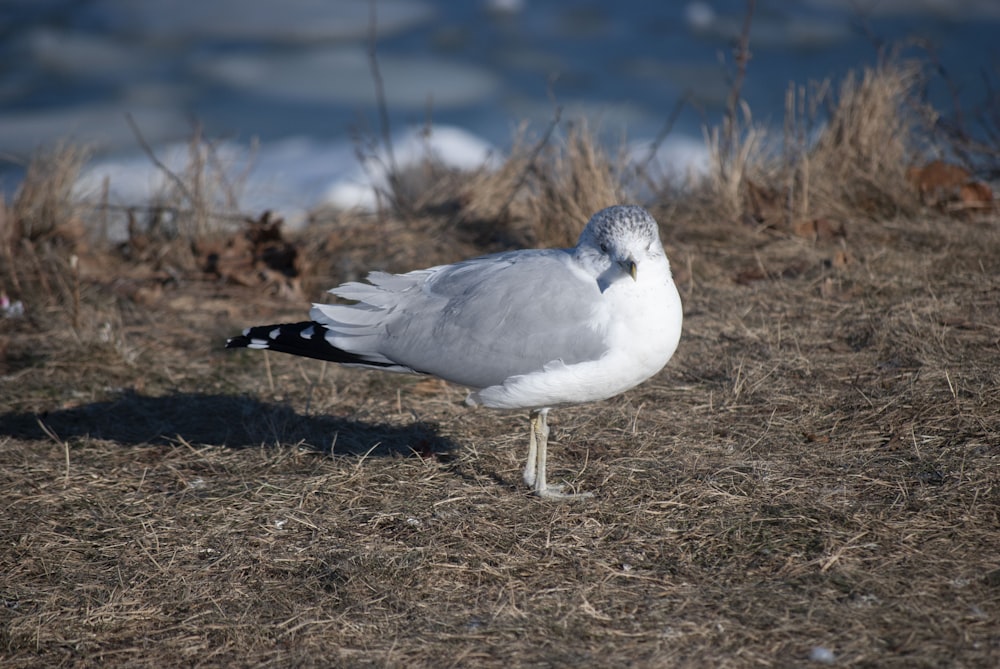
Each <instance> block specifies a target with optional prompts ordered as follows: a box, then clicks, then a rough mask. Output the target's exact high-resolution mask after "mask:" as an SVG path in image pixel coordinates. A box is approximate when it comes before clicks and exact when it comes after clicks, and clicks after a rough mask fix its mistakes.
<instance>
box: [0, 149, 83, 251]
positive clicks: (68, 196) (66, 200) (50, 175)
mask: <svg viewBox="0 0 1000 669" xmlns="http://www.w3.org/2000/svg"><path fill="white" fill-rule="evenodd" d="M89 156H90V150H89V149H87V148H86V147H83V146H79V145H72V144H62V145H59V146H57V147H55V148H53V149H49V150H44V151H41V152H39V153H38V154H37V155H35V156H34V157H33V158H32V160H31V162H30V163H28V169H27V173H26V174H25V176H24V180H23V181H22V182H21V185H20V187H19V188H18V189H17V193H16V194H15V195H14V202H13V207H11V211H10V212H9V215H10V218H11V220H10V223H9V224H10V225H12V226H14V227H16V231H15V230H13V229H12V230H10V231H9V232H8V235H16V236H17V237H18V238H20V239H30V240H36V239H40V238H42V237H47V236H50V235H52V234H54V233H56V232H57V231H58V230H59V228H60V227H62V226H64V225H65V224H66V222H67V221H69V220H71V219H73V218H74V217H75V215H76V214H77V213H78V212H77V208H76V205H75V203H74V201H73V196H72V195H73V193H72V191H73V185H74V184H75V183H76V180H77V178H78V177H79V175H80V170H81V168H82V167H83V165H84V163H85V162H86V161H87V159H88V158H89Z"/></svg>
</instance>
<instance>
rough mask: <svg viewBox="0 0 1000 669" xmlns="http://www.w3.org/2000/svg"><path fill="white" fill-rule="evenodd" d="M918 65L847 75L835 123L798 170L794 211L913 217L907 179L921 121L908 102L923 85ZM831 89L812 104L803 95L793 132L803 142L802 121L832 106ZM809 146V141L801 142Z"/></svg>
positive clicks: (819, 91)
mask: <svg viewBox="0 0 1000 669" xmlns="http://www.w3.org/2000/svg"><path fill="white" fill-rule="evenodd" d="M918 79H919V70H918V68H917V67H916V66H915V65H913V64H891V63H890V64H883V65H880V66H878V67H875V68H866V69H865V70H864V71H863V72H862V73H861V74H860V76H859V75H858V74H857V73H856V72H851V73H849V74H848V75H847V76H846V77H845V79H844V80H843V82H842V83H841V85H840V89H839V92H838V94H837V96H836V99H835V100H830V101H829V102H830V104H832V109H831V111H830V113H829V121H828V122H827V124H826V127H825V128H824V129H823V130H822V132H821V133H820V134H819V136H818V138H817V139H816V141H815V143H814V144H813V145H812V147H811V148H809V149H808V150H805V151H802V152H801V153H800V154H799V156H798V160H793V161H789V162H791V163H792V164H793V165H794V167H793V171H794V173H795V178H794V183H795V184H797V188H796V190H797V193H795V196H796V200H797V205H796V209H797V210H798V211H799V213H800V214H802V215H806V214H807V213H808V210H809V209H810V207H811V208H812V209H813V210H817V209H818V208H822V213H826V214H830V213H835V214H840V215H845V214H852V213H857V212H858V211H861V212H863V213H867V214H869V215H872V214H875V215H891V214H895V213H897V212H898V211H899V210H901V209H903V210H909V211H912V210H913V209H914V208H915V206H916V204H917V202H916V198H915V196H914V193H913V189H912V188H910V187H909V185H908V184H907V181H906V170H907V168H908V167H909V166H910V164H911V162H912V160H913V155H914V150H915V147H914V143H913V126H914V123H915V118H914V117H913V115H911V114H908V113H907V104H908V102H910V101H911V100H912V93H913V90H914V88H915V86H916V85H917V83H918ZM830 89H831V87H830V86H829V85H828V84H821V85H819V86H818V87H817V88H816V89H815V91H814V93H813V95H812V96H811V97H812V99H811V100H810V99H809V98H810V96H809V95H807V94H806V93H805V92H804V91H803V92H800V93H799V97H800V101H799V103H798V105H797V107H798V109H799V111H798V114H796V116H795V118H793V119H792V120H791V121H790V124H791V126H792V127H793V128H797V129H793V130H792V132H793V133H796V134H799V135H800V136H802V135H803V134H804V133H803V132H802V130H801V124H802V122H803V119H802V117H803V115H804V113H809V112H806V111H805V110H807V109H815V108H816V107H817V106H818V105H820V104H823V103H824V102H826V101H827V100H826V98H827V96H829V95H830ZM799 141H800V144H804V140H801V139H800V140H799Z"/></svg>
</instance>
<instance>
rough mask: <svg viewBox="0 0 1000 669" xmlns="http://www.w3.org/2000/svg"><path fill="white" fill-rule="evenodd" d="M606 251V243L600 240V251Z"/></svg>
mask: <svg viewBox="0 0 1000 669" xmlns="http://www.w3.org/2000/svg"><path fill="white" fill-rule="evenodd" d="M607 252H608V245H607V244H605V243H604V242H601V253H607Z"/></svg>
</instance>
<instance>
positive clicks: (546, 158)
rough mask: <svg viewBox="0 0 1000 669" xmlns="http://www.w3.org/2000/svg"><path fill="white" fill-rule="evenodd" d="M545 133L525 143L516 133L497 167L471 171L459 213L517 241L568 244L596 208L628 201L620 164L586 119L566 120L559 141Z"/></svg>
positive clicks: (526, 244) (572, 242)
mask: <svg viewBox="0 0 1000 669" xmlns="http://www.w3.org/2000/svg"><path fill="white" fill-rule="evenodd" d="M552 129H554V125H553V126H550V131H551V130H552ZM549 136H550V132H546V134H545V135H544V136H543V138H542V139H541V140H540V141H539V142H536V143H535V144H534V145H529V144H527V143H526V142H525V141H524V136H523V134H521V135H519V137H518V139H517V140H516V142H515V146H514V149H513V150H512V151H511V155H510V157H509V158H508V159H507V160H506V161H505V162H504V164H503V165H502V166H501V167H500V168H499V169H497V170H493V171H486V170H484V171H482V172H480V173H478V174H476V175H474V177H473V178H472V179H470V180H469V181H468V182H467V184H466V188H465V190H464V194H463V196H462V198H461V200H462V202H463V216H464V217H465V218H466V219H467V220H474V221H483V222H488V223H489V224H491V225H493V226H495V227H506V228H508V233H509V234H508V236H509V237H510V238H512V241H513V243H514V244H516V245H521V246H572V245H573V244H575V243H576V240H577V237H578V236H579V234H580V230H582V229H583V226H584V224H585V223H586V222H587V220H588V219H589V218H590V216H591V215H592V214H593V213H594V212H596V211H598V210H600V209H603V208H604V207H607V206H610V205H613V204H619V203H622V202H627V201H629V198H630V193H629V190H628V189H627V188H626V187H625V185H624V184H623V182H622V175H623V173H624V169H623V164H621V163H619V162H618V161H615V160H613V159H612V158H611V157H609V156H608V154H607V153H606V152H605V151H604V149H602V148H601V146H600V143H599V141H598V139H597V138H596V137H595V136H594V134H593V133H592V132H591V131H590V130H589V128H588V127H587V125H586V124H583V123H581V124H571V125H569V128H568V132H567V134H566V138H565V141H563V142H560V143H558V144H556V143H553V142H550V141H549Z"/></svg>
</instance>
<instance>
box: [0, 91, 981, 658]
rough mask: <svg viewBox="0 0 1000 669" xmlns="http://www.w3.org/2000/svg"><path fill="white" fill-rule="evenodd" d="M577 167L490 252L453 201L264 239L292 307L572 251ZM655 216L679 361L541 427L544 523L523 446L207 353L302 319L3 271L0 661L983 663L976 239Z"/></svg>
mask: <svg viewBox="0 0 1000 669" xmlns="http://www.w3.org/2000/svg"><path fill="white" fill-rule="evenodd" d="M861 88H864V86H863V85H862V86H861ZM889 117H890V118H888V119H886V121H885V122H886V123H890V122H894V121H890V119H894V118H895V116H893V115H892V114H889ZM868 121H871V119H868ZM866 122H867V121H866ZM584 144H585V142H584ZM584 144H581V145H580V146H577V147H576V148H574V147H573V146H572V143H568V144H567V145H566V146H565V147H563V148H562V149H559V151H565V153H562V154H560V155H562V156H564V158H565V160H566V162H565V163H563V165H562V171H558V170H557V171H549V170H550V169H552V165H553V163H549V162H547V160H546V159H545V158H544V157H543V155H542V153H538V154H537V161H536V163H535V164H536V167H534V168H532V169H533V170H534V171H537V173H538V174H535V173H534V172H531V173H526V172H524V171H523V164H524V163H520V164H518V166H517V167H516V169H515V168H510V169H511V171H510V172H509V173H508V174H507V175H506V176H505V177H504V178H507V179H508V181H506V182H505V183H507V184H508V186H507V188H506V191H504V188H502V187H500V186H496V185H494V187H493V188H494V191H493V198H494V199H493V202H494V203H497V202H498V203H501V206H503V203H504V202H508V201H509V202H512V204H511V205H510V211H509V212H508V213H507V214H506V217H505V218H503V219H500V218H497V219H494V220H492V221H491V220H488V216H486V215H485V214H483V212H484V211H487V209H488V208H487V209H479V210H478V212H479V213H477V214H476V215H473V214H472V213H470V207H471V206H472V204H471V202H470V201H468V200H467V199H466V200H463V198H462V197H459V196H458V195H455V196H453V198H452V202H453V204H452V208H451V209H447V208H446V209H441V210H437V211H436V212H435V211H434V210H433V208H430V209H426V210H423V211H419V210H418V211H417V212H415V213H414V214H413V215H412V217H411V218H410V219H408V220H406V221H400V220H398V219H397V218H396V217H394V216H391V215H389V214H386V215H384V216H383V217H382V218H380V219H367V220H362V219H358V218H355V217H351V216H346V215H344V216H337V217H334V218H333V219H332V220H330V221H328V222H327V223H324V224H322V225H319V224H318V225H316V226H314V227H313V228H312V229H310V230H309V231H308V232H307V233H304V235H303V237H302V238H299V239H294V240H293V241H294V243H295V244H296V245H297V246H298V248H299V249H300V250H301V252H302V254H303V255H305V256H312V255H313V254H314V253H318V252H319V251H320V250H322V251H323V254H324V257H323V259H322V262H320V261H319V260H318V259H314V261H313V262H311V263H309V264H307V265H305V266H304V268H303V272H305V275H304V276H303V277H302V280H303V283H304V285H306V286H317V287H318V286H320V285H323V286H324V287H325V286H326V285H327V284H332V283H334V282H336V281H338V280H343V279H350V278H355V275H356V274H357V273H358V272H360V271H361V269H362V268H368V267H372V266H386V267H389V268H391V269H407V268H408V267H406V266H403V265H409V267H413V266H417V265H424V264H427V263H430V262H436V261H439V260H449V259H454V258H455V257H461V256H464V255H468V253H469V252H470V251H472V250H479V251H486V250H493V249H495V248H497V247H502V246H503V245H504V243H505V241H504V238H503V237H502V236H498V235H497V234H495V233H496V232H497V231H511V235H513V234H514V233H516V231H517V230H518V229H519V228H518V226H519V225H526V221H527V220H528V217H529V216H534V215H538V216H543V215H545V214H544V213H543V212H550V214H551V216H552V217H553V218H554V219H556V218H558V219H559V221H560V224H561V225H562V224H564V225H571V223H570V221H568V220H567V219H568V218H569V217H572V216H576V215H577V213H574V212H576V211H577V210H580V211H583V208H585V207H589V208H594V207H596V206H598V203H597V202H596V201H594V200H587V199H583V196H584V194H590V195H593V196H594V197H596V198H598V199H600V198H601V197H604V195H603V194H602V189H604V188H605V187H609V183H610V182H607V181H604V179H606V175H607V174H608V171H607V169H606V167H605V164H606V163H605V162H604V160H605V159H604V158H603V157H601V156H600V155H599V154H598V153H597V152H596V150H593V149H591V148H588V147H586V146H585V145H584ZM840 146H842V147H845V148H843V150H844V151H845V152H847V153H850V152H855V151H856V150H857V147H853V146H852V145H851V144H850V143H841V144H840ZM847 147H852V148H847ZM824 150H828V151H833V150H834V148H833V147H832V146H830V147H826V148H825V149H824ZM845 161H846V158H845ZM834 163H835V161H834ZM820 164H824V165H826V164H827V163H826V162H821V161H818V160H817V161H815V162H814V163H813V167H814V169H813V171H812V174H811V183H813V184H814V185H816V184H819V183H822V181H823V180H824V179H825V178H827V177H826V176H825V175H824V174H823V173H822V172H821V171H820V170H819V168H818V167H816V166H817V165H820ZM824 169H825V168H824ZM857 169H858V170H861V168H860V167H859V168H857ZM862 171H863V170H862ZM880 173H881V172H879V171H875V172H869V173H864V174H861V173H860V172H858V171H853V172H850V173H849V174H848V175H846V176H847V177H855V176H856V177H857V178H858V179H861V180H864V179H870V178H875V177H878V175H879V174H880ZM521 174H528V179H529V180H533V179H540V180H542V181H543V182H544V183H549V184H552V185H553V189H552V191H551V193H550V194H549V195H545V190H544V189H539V190H533V189H532V188H531V187H527V188H526V189H525V192H524V193H521V192H520V191H519V190H518V189H520V188H522V187H526V186H530V184H529V181H528V180H525V181H524V183H523V184H521V185H520V186H517V188H515V184H518V183H519V181H520V177H519V176H518V175H521ZM511 175H514V176H513V177H511ZM573 175H576V176H573ZM587 175H589V176H587ZM479 178H485V177H483V176H481V175H480V177H479ZM496 178H500V177H496ZM586 179H594V180H595V181H594V182H593V183H588V182H587V181H586ZM574 180H576V181H574ZM574 183H577V184H578V185H577V186H574ZM887 183H888V182H887ZM556 184H558V185H559V186H558V188H555V185H556ZM610 187H611V188H612V190H611V191H607V193H609V194H610V193H612V192H614V190H613V188H614V184H613V183H611V184H610ZM880 187H882V186H880ZM899 187H900V188H905V186H903V185H900V186H899ZM564 188H565V189H570V190H562V189H564ZM573 188H576V189H577V190H575V191H573V190H571V189H573ZM785 188H787V182H786V181H784V180H779V181H776V182H774V183H763V184H758V189H759V190H760V191H761V192H763V191H766V190H771V191H774V192H778V193H781V192H785V191H783V189H785ZM515 190H517V191H518V192H514V191H515ZM456 192H457V193H465V192H466V191H463V190H461V189H459V190H457V191H456ZM570 192H576V193H577V194H578V197H567V196H566V194H567V193H570ZM887 192H889V194H890V195H891V196H892V197H894V198H896V199H897V200H898V201H903V200H905V199H906V198H907V197H910V195H909V194H907V193H904V192H899V193H893V192H891V191H887ZM543 196H544V197H543ZM531 197H540V198H541V199H539V200H538V203H536V204H530V203H528V202H527V200H529V199H530V198H531ZM686 197H688V198H690V199H685V200H683V201H680V202H675V203H671V206H670V208H667V207H666V206H665V203H664V204H661V205H660V206H658V207H654V213H655V214H656V215H657V216H658V218H659V220H660V221H661V223H662V224H663V228H664V236H665V239H666V242H667V247H668V253H669V254H670V256H671V258H672V261H673V264H674V266H675V270H676V273H677V275H678V283H679V286H680V288H681V292H682V298H683V300H684V304H685V318H686V322H685V332H684V335H683V338H682V342H681V346H680V349H679V350H678V352H677V355H676V356H675V358H674V360H672V361H671V363H670V364H669V365H668V366H667V368H666V369H665V370H664V371H663V372H662V373H661V374H659V375H658V376H656V377H655V378H654V379H652V380H651V381H650V382H648V383H646V384H644V385H643V386H641V387H640V388H638V389H636V390H634V391H632V392H629V393H626V394H624V395H622V396H620V397H618V398H615V399H613V400H610V401H607V402H603V403H599V404H594V405H589V406H580V407H574V408H568V409H563V410H559V411H557V412H554V415H553V418H552V422H553V430H554V431H553V444H552V445H553V449H552V450H553V464H554V465H555V467H556V471H555V472H553V475H552V476H553V478H554V479H561V478H565V479H568V480H570V481H572V482H573V483H575V484H579V485H580V486H581V487H583V488H586V489H589V490H594V491H595V492H597V497H596V498H595V499H593V500H590V501H586V502H577V503H570V504H565V503H552V502H547V501H542V500H538V499H535V498H532V497H530V496H528V495H527V494H525V492H524V490H523V489H522V487H521V485H520V483H519V472H520V467H521V465H522V459H523V457H524V455H525V450H526V444H525V437H526V423H527V420H526V417H525V416H522V415H518V414H502V413H492V412H488V411H483V410H480V411H475V410H469V409H466V408H465V407H463V406H462V405H461V403H460V400H461V399H462V398H463V393H462V391H461V390H460V389H457V388H452V387H449V386H446V385H444V384H442V383H439V382H437V381H434V380H431V379H424V378H419V377H400V376H392V375H385V374H378V373H374V372H373V373H368V372H360V371H357V370H346V369H341V368H336V367H333V366H323V365H317V364H316V363H314V362H311V361H305V360H299V359H294V358H291V357H287V356H280V355H270V356H268V355H261V354H259V353H258V354H254V353H252V352H240V353H232V352H229V353H227V352H225V351H223V350H222V349H221V345H222V342H223V340H224V338H225V337H226V336H227V335H230V334H232V333H233V332H235V331H238V330H239V329H240V328H242V327H243V326H245V325H246V324H249V323H254V322H264V321H268V320H269V319H272V318H275V319H282V318H298V317H300V316H301V314H302V313H304V310H305V307H306V302H307V301H308V299H309V298H312V297H318V295H315V294H312V293H311V292H310V290H311V289H309V288H306V289H304V292H305V296H298V297H295V296H292V297H285V298H280V297H276V296H274V295H268V294H265V293H264V291H263V290H262V289H261V287H254V286H250V287H248V286H241V285H234V284H232V283H226V282H223V281H221V280H220V279H219V277H218V276H216V275H209V274H205V273H202V272H200V271H198V270H197V268H195V269H188V270H183V268H181V267H180V266H175V267H174V268H173V270H172V271H171V272H167V271H165V270H158V271H149V270H143V266H144V265H145V263H147V262H148V261H147V260H137V259H136V256H135V254H129V253H124V252H123V251H122V250H118V251H111V250H107V249H90V250H85V249H84V248H83V247H68V246H67V247H64V246H59V245H53V246H51V248H50V251H48V252H49V253H51V254H52V257H53V259H54V260H53V264H51V265H45V264H44V263H43V264H40V265H38V266H37V267H35V268H34V269H31V268H28V269H26V268H25V266H24V265H22V264H20V263H18V262H17V261H16V260H14V258H15V256H14V255H13V254H11V253H7V254H5V255H3V267H2V268H0V281H3V283H4V285H3V288H4V290H6V291H7V292H8V293H10V292H13V291H15V287H14V286H13V284H12V283H11V277H16V278H17V281H18V284H17V287H16V291H17V294H16V297H17V298H18V299H22V300H24V302H25V303H26V305H27V308H28V314H29V316H28V317H27V318H24V319H0V335H2V339H3V341H4V342H5V344H6V347H5V348H3V350H2V351H0V374H2V377H0V384H2V385H0V396H2V397H3V409H2V411H0V461H2V462H3V467H2V468H0V498H2V499H3V500H4V501H3V514H2V516H0V536H2V537H3V538H4V541H3V544H2V546H0V572H2V573H3V574H4V579H3V580H2V581H0V604H2V606H0V663H2V664H3V665H4V666H10V667H29V666H94V665H101V666H122V665H128V666H164V665H178V664H182V665H191V666H232V665H236V666H330V665H333V666H349V667H367V666H388V667H413V666H428V667H440V666H484V667H501V666H634V667H664V666H668V667H704V666H713V667H715V666H717V667H747V666H788V667H792V666H795V667H800V666H808V665H810V664H811V661H810V656H811V654H812V653H813V652H814V650H815V649H817V648H825V649H828V650H829V651H830V652H832V653H833V656H834V658H835V666H845V667H875V666H878V667H941V666H958V667H990V666H996V665H997V663H998V662H1000V606H998V602H1000V558H998V555H1000V368H998V367H997V365H996V360H997V359H998V355H1000V310H998V309H997V304H998V303H1000V280H998V278H997V277H998V276H1000V225H998V223H1000V221H998V219H997V215H996V213H995V211H989V212H981V213H980V215H979V216H978V218H976V219H966V218H962V219H956V218H949V217H946V216H945V215H944V214H943V213H941V212H938V211H925V210H915V211H910V210H908V209H903V208H900V209H897V210H896V213H895V214H893V215H885V214H884V213H878V212H881V211H882V210H881V209H877V210H872V209H870V208H867V207H862V208H860V209H856V210H851V211H849V212H848V214H849V215H845V216H844V221H843V225H844V228H843V230H842V232H843V234H838V235H834V236H823V235H814V236H808V237H807V236H801V235H799V234H796V232H795V230H794V229H791V228H783V227H781V226H779V225H761V224H759V223H755V224H753V225H747V224H745V223H744V221H745V220H746V215H745V212H743V213H738V214H737V215H736V216H735V217H720V216H717V215H716V214H717V209H713V208H705V207H704V206H703V200H701V199H700V197H701V196H700V194H699V193H694V194H689V195H688V196H686ZM521 198H524V200H522V199H521ZM779 199H780V198H779ZM818 200H819V197H818V196H817V198H814V202H816V201H818ZM700 203H701V204H700ZM482 206H485V205H482ZM817 206H819V205H817ZM845 206H846V205H845ZM699 207H702V208H699ZM494 211H499V208H497V209H494ZM511 212H513V213H511ZM521 212H523V213H521ZM812 215H815V213H813V214H812ZM520 217H524V218H523V219H522V218H520ZM8 219H9V217H8ZM476 221H479V222H481V223H482V225H484V226H487V227H486V229H488V230H489V231H490V232H489V234H486V233H484V234H481V235H477V234H476V223H475V222H476ZM519 221H524V222H519ZM365 223H366V224H367V226H368V227H367V228H366V227H365V225H364V224H365ZM578 223H579V224H581V225H582V221H579V222H578ZM490 225H492V227H489V226H490ZM524 234H532V235H538V236H539V238H542V237H545V238H549V237H548V236H550V235H554V236H556V237H558V235H560V234H569V232H568V231H565V232H560V231H559V230H553V229H549V228H538V229H534V228H531V229H529V230H528V231H527V232H525V233H524ZM399 236H402V238H403V239H404V240H405V242H406V244H409V245H412V247H411V248H410V249H409V250H408V251H406V252H405V253H404V252H402V251H400V246H403V245H401V244H398V243H397V242H398V241H399ZM507 241H508V242H510V241H511V239H508V240H507ZM154 242H155V240H154V241H153V242H151V244H152V246H151V247H149V249H147V250H148V252H149V253H153V252H154V250H155V249H157V248H165V246H166V245H168V242H167V241H164V240H161V241H160V242H159V243H161V244H162V245H163V246H157V245H156V243H154ZM25 243H27V242H25V241H24V239H23V238H21V239H20V240H19V241H18V244H25ZM171 243H175V244H176V243H178V242H176V241H175V242H171ZM29 245H30V246H31V247H32V248H34V249H36V251H37V250H38V248H40V247H39V246H38V245H37V244H29ZM74 252H75V253H77V254H78V255H79V257H80V262H81V263H82V264H85V263H86V262H88V254H100V255H99V257H100V258H101V259H102V260H101V262H102V264H103V268H104V272H103V274H102V273H96V272H95V273H84V274H82V275H80V276H79V279H78V282H79V292H80V303H81V308H80V309H79V310H78V313H77V315H76V317H75V320H76V321H77V325H76V327H75V328H74V327H72V322H73V321H74V316H73V313H74V307H73V306H72V304H73V298H72V295H73V289H72V285H73V279H72V276H73V275H72V274H71V273H67V272H69V271H70V270H69V268H70V266H69V262H68V260H66V258H67V257H68V256H69V254H71V253H74ZM39 253H41V252H40V251H39ZM19 257H20V256H17V258H19ZM144 257H159V256H157V255H156V254H155V253H153V256H144ZM55 260H59V262H58V263H56V262H55ZM121 277H125V278H124V279H122V278H121ZM123 282H124V284H126V286H125V287H123ZM64 283H65V284H66V285H67V286H68V287H69V289H68V290H64V289H61V288H58V287H57V286H59V285H62V284H64ZM46 284H47V285H48V288H46V287H45V285H46ZM262 285H263V284H262ZM54 286H56V287H54Z"/></svg>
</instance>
